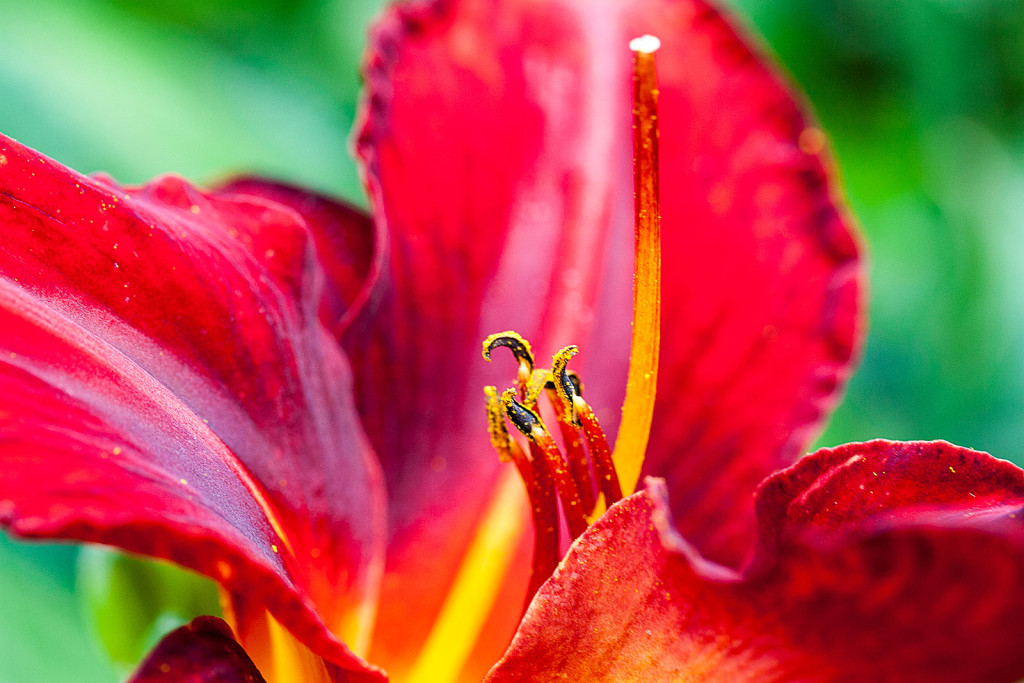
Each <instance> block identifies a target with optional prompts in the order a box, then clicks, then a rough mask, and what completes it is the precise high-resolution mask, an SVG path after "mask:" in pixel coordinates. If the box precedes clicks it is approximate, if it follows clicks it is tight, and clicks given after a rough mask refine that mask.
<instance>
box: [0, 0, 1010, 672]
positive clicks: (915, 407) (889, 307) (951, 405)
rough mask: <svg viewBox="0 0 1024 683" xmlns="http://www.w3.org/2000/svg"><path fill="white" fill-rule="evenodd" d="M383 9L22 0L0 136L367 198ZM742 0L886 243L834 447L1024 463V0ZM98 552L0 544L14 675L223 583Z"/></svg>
mask: <svg viewBox="0 0 1024 683" xmlns="http://www.w3.org/2000/svg"><path fill="white" fill-rule="evenodd" d="M381 4H382V3H380V2H378V1H377V0H373V1H371V2H365V1H361V2H343V1H341V0H319V1H315V0H300V1H296V0H221V1H220V2H209V1H208V0H150V1H149V2H145V3H143V2H133V1H131V0H107V1H105V2H103V1H100V0H35V1H34V2H31V3H26V2H22V1H20V0H18V1H16V0H0V131H3V132H4V133H5V134H7V135H10V136H13V137H15V138H17V139H18V140H20V141H22V142H24V143H26V144H28V145H30V146H32V147H35V148H37V149H39V150H41V151H43V152H44V153H46V154H48V155H50V156H52V157H54V158H56V159H58V160H60V161H62V162H63V163H65V164H67V165H69V166H72V167H74V168H76V169H79V170H82V171H94V170H104V171H107V172H109V173H111V174H113V175H114V176H115V177H116V178H118V179H119V180H121V181H123V182H128V183H132V182H141V181H143V180H146V179H148V178H150V177H152V176H154V175H158V174H160V173H165V172H176V173H180V174H182V175H185V176H187V177H190V178H194V179H197V180H210V179H214V178H216V177H218V176H222V175H225V174H228V173H230V172H232V171H239V170H249V171H257V172H261V173H265V174H270V175H274V176H278V177H283V178H288V179H292V180H294V181H296V182H299V183H302V184H305V185H308V186H312V187H316V188H319V189H322V190H325V191H328V192H332V193H335V194H341V195H343V196H345V197H348V198H350V199H353V200H355V201H362V199H361V190H360V187H359V183H358V179H357V175H356V171H355V167H354V165H353V163H352V161H351V160H350V159H349V157H348V155H347V153H346V140H347V135H348V131H349V128H350V126H351V123H352V117H353V112H354V108H355V104H356V98H357V94H358V87H359V79H358V74H357V65H358V62H359V57H360V54H361V50H362V46H363V41H364V29H365V26H366V24H367V21H368V20H369V18H370V17H371V16H373V14H374V13H375V12H376V11H377V10H378V8H379V7H380V6H381ZM730 4H731V5H732V7H733V8H734V9H735V10H736V11H737V12H738V13H739V14H740V15H741V16H742V17H743V18H744V20H745V21H746V22H747V23H748V24H750V25H753V26H755V27H756V29H757V31H758V32H760V33H761V35H762V36H764V38H765V40H766V41H767V43H768V45H769V46H770V49H771V50H772V51H774V52H775V53H776V54H777V56H778V57H779V59H780V61H781V62H782V64H783V65H784V67H785V68H786V69H788V71H789V72H790V73H791V75H792V76H793V78H794V79H795V80H796V81H797V82H798V83H799V84H800V85H801V86H802V88H803V90H804V91H805V92H806V94H807V97H808V99H809V100H810V102H811V104H812V106H813V108H814V109H815V110H816V112H817V114H818V117H819V119H820V121H821V122H822V124H823V127H824V128H825V130H826V131H827V132H828V134H829V136H830V137H831V139H832V141H833V146H834V149H835V152H836V155H837V157H838V162H839V167H840V169H841V173H842V177H843V180H844V187H845V189H846V192H847V193H848V196H849V200H850V203H851V204H852V206H853V208H854V211H855V213H856V214H857V216H858V217H859V220H860V223H861V225H862V227H863V230H864V233H865V235H866V241H867V246H868V253H869V256H870V264H871V310H870V315H871V318H870V320H871V323H870V324H871V329H870V335H869V338H868V343H867V347H866V350H865V356H864V361H863V363H862V365H861V368H860V370H859V372H858V373H857V375H856V376H855V378H854V380H853V382H852V383H851V385H850V389H849V391H848V392H847V395H846V398H845V401H844V403H843V405H842V406H841V408H840V409H839V411H838V412H837V413H836V415H835V417H834V418H833V419H832V422H831V424H830V426H829V428H828V430H827V431H826V433H825V434H824V436H823V437H822V439H821V440H820V443H821V444H822V445H832V444H837V443H842V442H845V441H855V440H863V439H868V438H872V437H876V436H884V437H889V438H900V439H910V438H915V439H940V438H941V439H947V440H950V441H953V442H956V443H959V444H962V445H965V446H971V447H974V448H979V449H982V450H988V451H990V452H992V453H995V454H996V455H999V456H1001V457H1006V458H1011V459H1015V460H1017V461H1018V462H1022V459H1021V456H1022V455H1024V452H1022V448H1021V446H1020V440H1021V435H1024V413H1022V411H1021V406H1022V405H1024V343H1022V342H1024V297H1022V296H1021V294H1022V293H1024V287H1022V285H1024V239H1021V237H1022V236H1024V235H1022V233H1024V230H1022V228H1024V0H901V1H900V2H891V1H887V0H733V2H731V3H730ZM1015 235H1016V237H1015ZM0 476H2V474H0ZM78 555H79V552H78V551H77V550H76V549H74V548H68V547H61V546H52V545H51V546H40V545H31V544H24V543H19V542H15V541H11V540H9V539H5V538H3V537H0V683H2V682H6V681H16V682H22V681H40V682H43V681H46V682H49V681H63V680H68V681H71V680H74V681H93V680H96V681H107V680H114V679H116V678H117V677H119V676H121V675H122V673H123V671H124V666H125V663H126V662H129V661H131V660H132V659H133V658H135V657H137V656H138V653H139V652H141V651H142V649H144V648H145V647H146V646H147V645H148V644H149V643H151V642H153V640H155V638H156V637H157V636H158V634H159V632H161V631H163V630H166V629H167V628H169V627H170V626H172V625H173V624H175V623H178V622H180V621H182V620H184V619H187V618H188V617H189V616H190V615H191V614H192V613H194V612H196V611H202V610H206V609H214V607H212V605H214V604H215V596H214V594H213V593H212V592H211V591H210V589H209V587H208V586H205V587H203V588H202V589H199V588H196V587H195V586H194V585H192V584H191V583H188V582H189V581H191V579H190V578H189V577H183V576H180V575H172V576H171V578H167V576H165V574H166V572H165V571H164V570H163V569H161V568H152V567H148V568H145V569H140V568H139V566H138V565H137V564H136V563H134V562H132V561H129V560H124V559H120V558H118V557H116V556H111V555H109V554H106V553H103V552H98V551H88V552H87V553H84V554H83V557H82V558H81V559H80V564H81V566H82V567H83V568H84V571H83V572H81V574H80V576H79V577H78V578H77V579H76V561H78ZM154 574H157V575H159V576H154ZM180 582H186V583H185V584H182V583H180ZM140 584H141V588H140ZM154 586H159V589H157V588H154ZM147 587H148V588H147ZM133 593H134V594H136V595H138V594H142V595H147V594H149V595H152V594H154V593H158V594H160V595H162V597H158V598H156V599H154V600H153V604H151V605H147V604H141V603H139V602H138V601H137V600H133V599H131V598H129V597H128V596H129V595H131V594H133ZM172 596H177V599H174V598H173V597H172ZM168 603H170V606H168ZM158 604H159V605H160V606H161V607H160V608H159V609H158V608H157V605H158ZM87 615H88V616H87ZM97 634H99V635H101V636H102V637H103V639H104V641H105V643H106V646H105V647H101V646H100V645H99V644H98V642H99V640H98V639H97V638H94V637H93V636H94V635H97ZM105 650H109V651H111V652H112V653H113V655H114V659H115V660H119V661H120V662H121V664H120V665H119V664H117V663H116V662H112V661H111V657H110V656H108V654H106V653H105Z"/></svg>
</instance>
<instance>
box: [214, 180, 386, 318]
mask: <svg viewBox="0 0 1024 683" xmlns="http://www.w3.org/2000/svg"><path fill="white" fill-rule="evenodd" d="M218 189H219V190H220V191H221V192H225V193H238V194H243V195H246V196H247V197H259V198H262V199H265V200H268V201H271V202H274V203H275V204H283V205H285V206H287V207H289V208H291V209H294V210H295V211H296V212H298V214H299V215H300V216H301V217H302V220H304V221H305V222H306V225H308V226H309V229H310V232H311V234H312V236H313V239H314V241H315V243H316V250H317V256H319V257H320V265H321V266H322V267H323V269H324V274H325V275H326V282H325V286H324V290H323V293H322V295H321V299H320V320H321V322H323V324H324V325H325V326H326V327H327V328H328V329H330V330H333V331H334V332H335V334H337V335H339V336H340V335H341V334H343V333H344V331H345V329H346V328H347V327H348V325H349V323H350V322H351V321H352V319H353V318H354V317H355V316H356V315H357V314H358V313H359V311H360V310H361V309H362V307H363V306H364V305H366V303H367V299H368V297H369V295H370V293H371V292H372V291H373V284H374V283H375V282H376V278H377V277H378V276H379V275H380V268H381V259H382V257H383V250H382V245H380V244H378V241H379V233H378V232H377V230H376V228H375V226H374V224H373V219H371V218H370V216H368V215H366V213H364V212H363V211H361V210H360V209H357V208H356V207H354V206H351V205H349V204H345V203H344V202H341V201H339V200H335V199H331V198H330V197H325V196H323V195H320V194H316V193H314V192H310V191H308V190H304V189H302V188H299V187H294V186H292V185H287V184H285V183H279V182H274V181H271V180H266V179H263V178H251V177H243V178H235V179H233V180H231V181H230V182H228V183H226V184H224V185H222V186H221V187H220V188H218Z"/></svg>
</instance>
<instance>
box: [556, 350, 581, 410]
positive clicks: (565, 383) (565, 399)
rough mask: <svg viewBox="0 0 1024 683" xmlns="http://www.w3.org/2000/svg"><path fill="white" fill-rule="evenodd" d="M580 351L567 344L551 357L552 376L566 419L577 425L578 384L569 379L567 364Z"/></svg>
mask: <svg viewBox="0 0 1024 683" xmlns="http://www.w3.org/2000/svg"><path fill="white" fill-rule="evenodd" d="M579 352H580V350H579V348H578V347H576V346H566V347H565V348H564V349H562V350H561V351H559V352H558V353H556V354H555V356H554V358H552V359H551V377H552V380H553V383H554V385H555V393H556V394H557V395H558V400H559V401H561V403H562V410H563V415H564V416H565V418H564V419H567V420H568V421H569V422H570V423H571V424H573V425H575V426H576V427H579V426H580V419H579V417H578V416H577V415H576V407H575V406H574V405H573V398H574V397H575V396H576V386H575V385H574V384H573V383H572V380H570V379H569V374H568V372H566V366H567V365H568V364H569V359H570V358H572V357H573V356H575V355H576V354H577V353H579Z"/></svg>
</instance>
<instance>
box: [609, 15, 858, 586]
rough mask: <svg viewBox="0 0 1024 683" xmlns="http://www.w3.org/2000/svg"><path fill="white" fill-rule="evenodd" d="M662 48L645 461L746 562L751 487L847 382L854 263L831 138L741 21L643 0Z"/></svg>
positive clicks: (728, 553)
mask: <svg viewBox="0 0 1024 683" xmlns="http://www.w3.org/2000/svg"><path fill="white" fill-rule="evenodd" d="M629 24H630V25H631V26H632V27H633V30H634V32H636V33H638V34H639V33H642V32H651V33H656V34H657V35H659V36H661V37H662V48H661V49H660V50H659V51H658V53H657V56H658V69H659V79H660V81H659V90H660V96H659V102H658V104H659V119H660V122H661V160H662V221H663V225H664V230H663V239H664V246H663V248H664V262H663V267H662V273H663V277H664V280H663V285H662V286H663V291H664V293H665V294H664V310H663V318H662V352H661V369H660V372H659V379H658V403H657V408H656V412H655V418H654V427H653V430H652V433H651V440H650V447H649V448H648V451H647V461H646V464H645V471H646V472H647V473H650V474H655V475H658V476H664V477H666V479H667V481H668V485H669V489H670V490H671V491H672V505H673V509H674V511H675V512H676V514H677V517H678V519H679V524H680V530H681V531H682V533H683V535H684V536H686V537H687V538H688V539H689V540H690V541H691V542H693V543H695V544H696V545H697V546H698V547H699V548H700V549H701V550H702V552H704V553H705V554H706V555H707V556H709V557H710V558H712V559H715V560H717V561H720V562H725V563H728V564H731V565H733V566H738V565H739V564H740V562H741V560H742V559H743V554H742V553H743V552H744V551H746V550H747V549H748V548H749V547H750V545H751V543H752V541H753V509H752V506H751V504H750V500H751V499H750V495H751V493H752V492H753V490H754V488H755V486H756V485H757V483H758V482H759V481H760V480H761V479H763V478H764V477H765V476H767V474H768V473H770V472H772V471H774V470H776V469H778V468H779V467H782V466H785V465H788V464H789V463H791V462H792V461H793V460H794V459H796V458H797V457H798V456H799V455H800V454H802V453H803V452H804V449H805V448H806V447H807V445H808V444H809V442H810V441H811V439H812V438H813V437H814V435H815V433H816V430H817V428H818V425H819V424H820V422H821V420H822V418H823V417H824V416H825V415H826V414H827V413H828V411H829V410H830V409H831V406H832V404H833V402H834V399H835V395H836V392H837V390H838V388H839V387H841V385H842V384H843V383H844V382H845V380H846V377H847V374H848V367H849V363H850V360H851V357H852V356H853V354H854V352H855V350H856V348H857V347H858V340H859V333H860V327H861V324H860V319H859V317H858V303H859V296H860V291H859V290H860V283H859V278H860V275H861V270H860V266H859V262H858V256H857V248H856V245H855V242H854V239H853V238H852V237H851V233H852V231H853V228H852V226H851V225H850V221H849V219H848V217H847V216H846V215H845V214H844V213H843V211H842V210H841V208H840V207H839V204H838V199H837V196H836V189H835V187H834V185H833V182H832V179H831V177H830V169H829V166H830V164H829V163H828V161H827V159H825V158H824V152H823V149H822V145H823V144H824V138H823V136H822V134H821V132H820V131H818V130H816V129H814V128H813V124H812V123H810V122H809V121H808V119H807V118H806V117H805V116H804V115H803V114H802V113H801V111H800V107H799V106H798V104H797V103H796V102H795V101H794V98H793V96H792V94H791V93H790V91H789V89H788V88H787V87H786V85H785V84H784V83H783V82H782V81H781V79H780V78H779V77H778V76H777V75H776V74H775V73H773V70H772V69H770V68H769V67H768V66H767V65H766V62H765V61H764V60H761V59H758V57H757V56H756V54H755V53H754V52H753V51H752V50H751V48H750V47H748V45H747V43H748V42H749V41H745V40H744V39H743V38H742V37H741V36H740V35H738V33H737V31H736V29H735V28H734V27H732V26H731V25H730V23H729V22H728V21H726V20H725V19H724V18H723V17H722V16H720V15H718V14H717V13H715V12H713V11H712V10H710V9H709V8H708V7H706V6H705V5H704V4H703V3H701V2H669V1H668V0H659V1H653V0H652V1H650V2H647V3H644V6H643V8H642V9H636V10H634V11H632V12H631V19H630V21H629Z"/></svg>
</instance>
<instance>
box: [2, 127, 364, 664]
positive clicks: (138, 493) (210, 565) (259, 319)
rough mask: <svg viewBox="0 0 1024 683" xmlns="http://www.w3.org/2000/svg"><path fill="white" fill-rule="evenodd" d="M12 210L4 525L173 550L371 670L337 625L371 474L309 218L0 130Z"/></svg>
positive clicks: (349, 598) (356, 586) (354, 588)
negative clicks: (35, 147)
mask: <svg viewBox="0 0 1024 683" xmlns="http://www.w3.org/2000/svg"><path fill="white" fill-rule="evenodd" d="M0 224H2V225H3V226H4V249H3V251H2V252H0V327H2V329H3V330H4V335H3V340H2V342H0V396H3V397H4V399H3V402H2V404H0V412H2V414H3V420H0V458H2V459H3V465H4V476H3V477H2V478H0V513H2V518H3V520H4V522H5V523H6V524H7V525H9V526H10V528H11V529H12V530H13V531H14V532H16V533H18V534H22V535H25V536H37V537H63V538H75V539H81V540H88V541H97V542H103V543H110V544H113V545H118V546H121V547H122V548H125V549H128V550H131V551H134V552H139V553H144V554H149V555H153V556H156V557H165V558H168V559H172V560H174V561H177V562H179V563H181V564H183V565H185V566H188V567H191V568H193V569H195V570H197V571H200V572H202V573H204V574H207V575H209V576H212V577H214V578H216V579H218V580H219V581H221V582H222V583H223V584H224V585H225V586H227V587H228V588H229V589H231V590H233V591H235V592H238V593H242V594H245V595H247V596H249V597H250V598H251V599H252V600H254V601H256V602H257V603H259V604H265V605H267V606H268V607H269V609H271V611H273V612H274V613H275V615H276V616H277V617H278V619H279V620H280V621H281V622H282V623H284V624H285V625H287V626H288V627H289V628H291V629H292V630H294V631H295V632H296V634H297V635H298V636H299V637H300V638H301V639H302V640H304V641H305V642H306V643H308V644H309V645H310V646H311V647H312V648H313V649H314V650H316V651H317V652H319V653H320V654H322V655H324V656H326V657H328V658H331V659H333V660H335V661H338V662H339V663H342V664H345V665H346V666H350V667H355V668H357V669H358V668H362V667H363V663H362V662H361V660H359V659H358V658H356V657H354V656H353V655H352V654H351V653H350V652H349V651H348V650H347V649H346V648H345V647H344V646H343V645H341V644H340V643H339V642H338V641H337V640H336V639H335V638H334V637H333V636H332V635H331V634H330V633H329V632H328V631H327V630H325V626H324V625H325V624H326V625H327V627H328V628H330V629H332V630H333V631H334V632H335V633H340V632H348V628H347V626H348V625H347V624H346V623H345V621H346V620H347V619H349V618H350V617H351V616H352V614H353V613H354V612H355V611H358V610H359V609H360V607H361V606H362V605H363V604H364V603H365V602H366V601H372V600H373V599H374V598H375V591H376V585H377V583H376V582H377V580H378V575H377V570H376V569H375V567H376V566H377V564H378V563H379V561H380V555H381V552H382V547H381V541H382V535H383V529H382V516H383V501H382V498H381V492H380V481H379V473H378V471H377V469H376V465H375V462H374V459H373V454H372V452H371V451H370V449H369V447H368V445H367V444H366V442H365V440H364V438H363V436H362V432H361V430H360V425H359V421H358V417H357V416H356V413H355V410H354V406H353V405H352V399H351V393H350V391H351V390H350V382H351V379H350V370H349V368H348V367H347V364H346V361H345V359H344V358H343V356H342V355H341V354H340V353H339V351H338V349H337V346H336V345H335V343H334V341H333V339H332V338H331V336H330V335H329V334H328V333H327V332H326V331H325V330H324V329H323V327H322V326H321V325H320V323H319V321H318V320H317V315H316V306H317V303H318V302H319V300H320V296H319V294H320V292H319V284H320V282H321V279H322V274H321V273H320V270H319V266H318V263H317V260H316V254H315V251H314V249H313V245H312V244H311V240H310V238H309V234H308V229H307V227H306V226H305V225H304V224H303V223H302V222H301V221H299V220H298V219H297V214H296V213H295V212H293V211H290V210H286V209H283V208H281V207H276V206H274V205H272V204H269V203H267V202H265V201H252V200H247V199H245V198H241V197H238V196H234V197H232V196H219V195H217V194H207V193H203V192H201V191H199V190H197V189H196V188H194V187H192V186H190V185H188V184H187V183H185V182H184V181H182V180H180V179H176V178H164V179H160V180H157V181H154V182H153V183H151V184H150V185H148V186H146V187H144V188H141V189H138V190H130V191H127V192H126V191H124V190H121V189H119V188H117V187H116V186H114V185H113V184H112V183H109V182H105V181H104V182H97V181H94V180H90V179H87V178H85V177H82V176H80V175H78V174H76V173H74V172H73V171H70V170H68V169H66V168H63V167H61V166H60V165H58V164H56V163H54V162H52V161H50V160H49V159H46V158H44V157H42V156H41V155H39V154H37V153H35V152H33V151H32V150H29V149H26V148H24V147H22V146H21V145H18V144H17V143H15V142H13V141H10V140H7V139H6V138H4V139H2V140H0Z"/></svg>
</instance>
